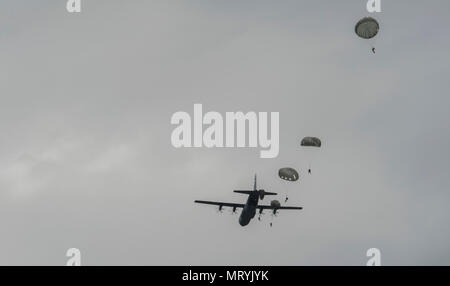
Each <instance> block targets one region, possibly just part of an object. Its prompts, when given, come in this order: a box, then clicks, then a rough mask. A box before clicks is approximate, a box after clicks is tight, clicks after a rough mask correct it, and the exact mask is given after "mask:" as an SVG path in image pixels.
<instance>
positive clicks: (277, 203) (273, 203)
mask: <svg viewBox="0 0 450 286" xmlns="http://www.w3.org/2000/svg"><path fill="white" fill-rule="evenodd" d="M270 206H271V207H273V208H279V207H281V204H280V202H279V201H277V200H273V201H271V202H270Z"/></svg>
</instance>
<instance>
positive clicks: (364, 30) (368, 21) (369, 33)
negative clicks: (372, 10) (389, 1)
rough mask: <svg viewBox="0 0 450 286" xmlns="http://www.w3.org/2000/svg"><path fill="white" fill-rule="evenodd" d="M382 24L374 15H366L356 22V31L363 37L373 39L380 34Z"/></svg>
mask: <svg viewBox="0 0 450 286" xmlns="http://www.w3.org/2000/svg"><path fill="white" fill-rule="evenodd" d="M379 29H380V25H379V24H378V22H377V20H375V19H374V18H372V17H365V18H362V19H361V20H359V21H358V23H356V26H355V33H356V34H357V35H358V36H359V37H361V38H363V39H371V38H373V37H375V36H376V35H377V34H378V30H379Z"/></svg>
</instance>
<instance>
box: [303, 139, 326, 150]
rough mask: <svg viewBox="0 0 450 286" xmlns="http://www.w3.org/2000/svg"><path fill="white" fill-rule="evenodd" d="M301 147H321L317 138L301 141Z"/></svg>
mask: <svg viewBox="0 0 450 286" xmlns="http://www.w3.org/2000/svg"><path fill="white" fill-rule="evenodd" d="M300 145H301V146H304V147H318V148H320V146H322V142H321V141H320V139H319V138H317V137H305V138H303V139H302V142H301V143H300Z"/></svg>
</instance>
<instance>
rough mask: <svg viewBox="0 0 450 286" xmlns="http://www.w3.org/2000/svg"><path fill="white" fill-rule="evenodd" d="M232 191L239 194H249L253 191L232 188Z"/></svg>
mask: <svg viewBox="0 0 450 286" xmlns="http://www.w3.org/2000/svg"><path fill="white" fill-rule="evenodd" d="M233 192H235V193H239V194H246V195H250V194H251V193H253V191H247V190H234V191H233Z"/></svg>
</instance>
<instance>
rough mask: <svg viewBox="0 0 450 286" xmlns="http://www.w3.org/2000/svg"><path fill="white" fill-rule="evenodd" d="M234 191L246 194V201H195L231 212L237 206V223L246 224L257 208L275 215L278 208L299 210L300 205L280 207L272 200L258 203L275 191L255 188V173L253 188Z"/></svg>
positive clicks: (260, 212) (272, 194)
mask: <svg viewBox="0 0 450 286" xmlns="http://www.w3.org/2000/svg"><path fill="white" fill-rule="evenodd" d="M234 192H235V193H240V194H246V195H248V199H247V202H246V203H245V204H235V203H223V202H211V201H198V200H197V201H195V202H196V203H199V204H207V205H216V206H219V211H221V210H222V208H223V207H231V208H233V213H235V212H236V209H237V208H242V212H241V215H240V216H239V224H240V225H242V226H246V225H247V224H248V223H249V222H250V220H251V219H252V218H254V217H255V214H256V210H257V209H258V210H259V214H262V212H263V210H272V212H273V214H274V215H275V214H276V213H277V211H278V210H301V209H302V207H282V206H281V205H280V203H279V202H278V201H272V202H271V203H270V205H258V201H259V199H261V200H263V199H264V196H274V195H277V193H270V192H266V191H264V190H258V189H257V188H256V175H255V183H254V185H253V190H235V191H234Z"/></svg>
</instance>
